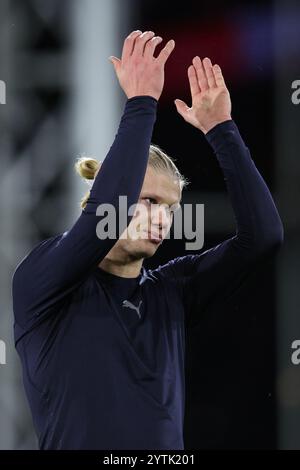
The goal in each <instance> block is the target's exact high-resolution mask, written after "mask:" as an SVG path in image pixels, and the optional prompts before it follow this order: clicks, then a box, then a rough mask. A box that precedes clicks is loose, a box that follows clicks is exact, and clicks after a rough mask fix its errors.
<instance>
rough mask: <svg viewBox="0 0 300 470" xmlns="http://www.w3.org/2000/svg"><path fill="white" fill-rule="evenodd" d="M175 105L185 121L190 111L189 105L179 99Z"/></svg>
mask: <svg viewBox="0 0 300 470" xmlns="http://www.w3.org/2000/svg"><path fill="white" fill-rule="evenodd" d="M174 103H175V106H176V109H177V111H178V113H179V114H180V115H181V116H182V117H183V119H185V118H186V117H187V111H188V109H189V107H188V105H187V104H186V103H185V102H184V101H182V100H179V99H176V100H175V101H174Z"/></svg>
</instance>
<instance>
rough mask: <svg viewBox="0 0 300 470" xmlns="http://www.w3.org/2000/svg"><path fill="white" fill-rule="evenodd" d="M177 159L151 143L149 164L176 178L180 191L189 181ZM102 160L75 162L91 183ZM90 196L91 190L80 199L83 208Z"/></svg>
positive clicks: (77, 168) (82, 174)
mask: <svg viewBox="0 0 300 470" xmlns="http://www.w3.org/2000/svg"><path fill="white" fill-rule="evenodd" d="M174 162H175V159H173V158H171V157H169V155H167V154H166V153H165V152H164V151H163V150H162V149H161V148H160V147H159V146H158V145H153V144H151V145H150V148H149V159H148V165H149V166H151V168H153V169H154V170H155V171H157V172H163V173H167V174H169V175H170V177H172V178H174V177H175V179H176V181H178V183H179V187H180V191H182V189H183V188H184V187H185V186H187V185H188V184H189V181H188V180H187V179H186V178H185V177H184V176H183V175H182V174H181V173H180V171H179V170H178V168H177V166H176V165H175V163H174ZM101 164H102V162H99V161H98V160H96V159H95V158H91V157H79V158H78V159H77V161H76V163H75V169H76V172H77V173H78V174H79V175H80V176H81V177H82V178H84V179H85V180H86V181H87V183H88V184H89V185H91V182H90V181H91V180H94V179H95V177H96V176H97V173H98V171H99V170H100V167H101ZM89 197H90V190H89V191H87V192H86V193H85V195H84V196H83V198H82V199H81V201H80V205H81V207H82V209H84V208H85V206H86V204H87V201H88V199H89Z"/></svg>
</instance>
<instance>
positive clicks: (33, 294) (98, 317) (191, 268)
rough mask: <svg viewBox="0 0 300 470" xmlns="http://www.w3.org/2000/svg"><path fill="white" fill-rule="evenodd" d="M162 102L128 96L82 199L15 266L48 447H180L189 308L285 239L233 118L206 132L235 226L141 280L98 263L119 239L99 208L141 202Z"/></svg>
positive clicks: (20, 319)
mask: <svg viewBox="0 0 300 470" xmlns="http://www.w3.org/2000/svg"><path fill="white" fill-rule="evenodd" d="M156 108H157V101H156V100H155V99H154V98H151V97H147V96H143V97H134V98H131V99H129V100H128V101H127V103H126V107H125V111H124V114H123V116H122V119H121V123H120V127H119V130H118V133H117V135H116V138H115V140H114V143H113V145H112V146H111V148H110V150H109V153H108V155H107V157H106V158H105V160H104V162H103V165H102V168H101V171H100V172H99V174H98V175H97V177H96V179H95V182H94V184H93V187H92V189H91V195H90V198H89V200H88V203H87V206H86V208H85V209H84V210H83V211H82V212H81V214H80V216H79V218H78V220H77V221H76V222H75V224H74V225H73V226H72V227H71V228H70V230H68V231H67V232H65V233H63V234H59V235H57V236H54V237H52V238H50V239H47V240H44V241H43V242H41V243H40V244H39V245H37V246H36V247H35V248H34V249H33V250H32V251H31V252H30V253H29V254H28V255H27V256H26V257H25V258H24V259H23V260H22V261H21V263H20V264H19V265H18V266H17V268H16V270H15V272H14V276H13V307H14V315H15V343H16V348H17V351H18V353H19V355H20V358H21V362H22V366H23V376H24V385H25V390H26V394H27V397H28V400H29V404H30V408H31V412H32V416H33V422H34V426H35V429H36V432H37V435H38V439H39V447H40V448H41V449H155V450H157V449H183V448H184V442H183V421H184V399H185V384H184V364H185V334H186V328H187V326H189V325H190V326H192V325H193V321H194V320H195V319H193V318H192V316H191V311H192V307H193V311H195V306H196V311H197V312H198V314H199V315H201V311H203V309H205V307H206V306H207V305H208V304H209V302H210V301H211V300H212V299H216V298H217V297H220V296H222V295H224V293H226V294H228V293H229V292H231V291H234V289H235V288H236V286H237V285H238V284H239V283H240V282H241V281H242V280H243V279H244V277H245V276H246V275H247V273H249V272H250V271H251V269H252V268H253V265H254V263H255V262H256V261H258V260H261V259H262V257H263V256H264V255H265V254H266V253H269V252H271V251H272V250H273V249H274V248H276V247H278V246H279V245H280V244H281V243H282V240H283V228H282V223H281V220H280V217H279V215H278V212H277V209H276V207H275V205H274V202H273V199H272V197H271V194H270V192H269V190H268V188H267V186H266V184H265V182H264V180H263V178H262V177H261V175H260V174H259V172H258V170H257V168H256V167H255V164H254V162H253V161H252V159H251V157H250V154H249V151H248V149H247V147H246V146H245V144H244V142H243V140H242V138H241V136H240V134H239V131H238V129H237V127H236V125H235V123H234V122H233V121H231V120H229V121H226V122H224V123H221V124H218V125H217V126H215V127H214V128H213V129H212V130H210V131H209V132H208V133H207V135H206V138H207V140H208V142H209V143H210V144H211V146H212V149H213V150H214V152H215V155H216V158H217V159H218V162H219V165H220V168H221V170H222V171H223V174H224V178H225V181H226V185H227V189H228V194H229V197H230V201H231V204H232V206H233V210H234V214H235V219H236V234H235V235H234V236H232V237H231V238H229V239H227V240H225V241H223V242H222V243H220V244H219V245H217V246H215V247H213V248H211V249H209V250H206V251H204V252H200V253H196V254H193V255H187V256H183V257H179V258H176V259H173V260H171V261H170V262H169V263H167V264H166V265H163V266H159V267H158V268H157V269H155V270H146V269H145V268H144V267H142V270H141V272H140V274H139V276H138V277H137V278H130V279H128V278H121V277H118V276H116V275H113V274H111V273H108V272H105V271H104V270H102V269H101V268H99V267H98V265H99V263H100V262H101V260H102V259H103V258H104V257H105V256H106V254H107V253H108V252H109V250H110V249H111V248H112V246H113V244H114V243H115V240H110V239H106V240H100V239H99V238H98V237H97V235H96V225H97V223H98V222H99V216H97V215H96V209H97V207H98V205H99V204H101V203H111V204H114V205H115V206H116V207H117V205H118V197H119V195H126V196H127V197H128V207H129V206H130V205H131V204H134V203H136V202H137V200H138V198H139V194H140V191H141V188H142V184H143V180H144V175H145V171H146V168H147V161H148V152H149V145H150V143H151V137H152V131H153V125H154V122H155V118H156ZM199 135H200V134H199ZM195 154H196V152H195ZM129 220H130V219H129V218H128V221H127V222H129ZM124 300H127V302H128V303H129V302H130V304H127V306H126V302H125V305H123V302H124ZM130 305H131V307H130ZM132 306H135V307H136V308H133V307H132Z"/></svg>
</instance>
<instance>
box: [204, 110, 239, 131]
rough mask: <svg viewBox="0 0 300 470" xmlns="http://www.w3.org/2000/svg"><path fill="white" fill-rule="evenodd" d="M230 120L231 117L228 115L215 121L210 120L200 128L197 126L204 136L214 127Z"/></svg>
mask: <svg viewBox="0 0 300 470" xmlns="http://www.w3.org/2000/svg"><path fill="white" fill-rule="evenodd" d="M231 120H232V117H231V116H230V114H228V115H227V116H223V117H222V118H219V119H216V120H212V121H210V122H208V123H205V125H202V126H199V129H200V130H201V131H202V132H203V133H204V134H207V133H208V132H209V131H211V130H212V129H213V128H214V127H216V126H217V125H218V124H222V122H225V121H231Z"/></svg>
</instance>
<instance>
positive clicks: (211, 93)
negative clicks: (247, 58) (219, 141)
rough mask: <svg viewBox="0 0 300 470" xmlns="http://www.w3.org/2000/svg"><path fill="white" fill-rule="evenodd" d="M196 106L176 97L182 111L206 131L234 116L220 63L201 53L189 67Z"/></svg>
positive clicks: (182, 114) (187, 117) (194, 124)
mask: <svg viewBox="0 0 300 470" xmlns="http://www.w3.org/2000/svg"><path fill="white" fill-rule="evenodd" d="M188 77H189V82H190V89H191V95H192V106H191V108H189V107H188V106H187V104H186V103H184V101H182V100H179V99H176V100H175V105H176V108H177V111H178V113H179V114H180V115H181V116H182V117H183V119H184V120H185V121H187V122H188V123H190V124H192V125H193V126H195V127H197V128H198V129H200V130H201V131H202V132H204V134H206V133H207V132H208V131H209V130H210V129H212V128H213V127H214V126H216V125H217V124H220V123H221V122H224V121H227V120H228V119H231V100H230V95H229V91H228V89H227V87H226V85H225V81H224V78H223V74H222V71H221V68H220V67H219V65H217V64H215V65H214V66H213V65H212V63H211V60H210V59H209V58H207V57H206V58H205V59H203V61H201V59H200V58H199V57H198V56H197V57H194V59H193V64H192V65H190V66H189V68H188Z"/></svg>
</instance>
